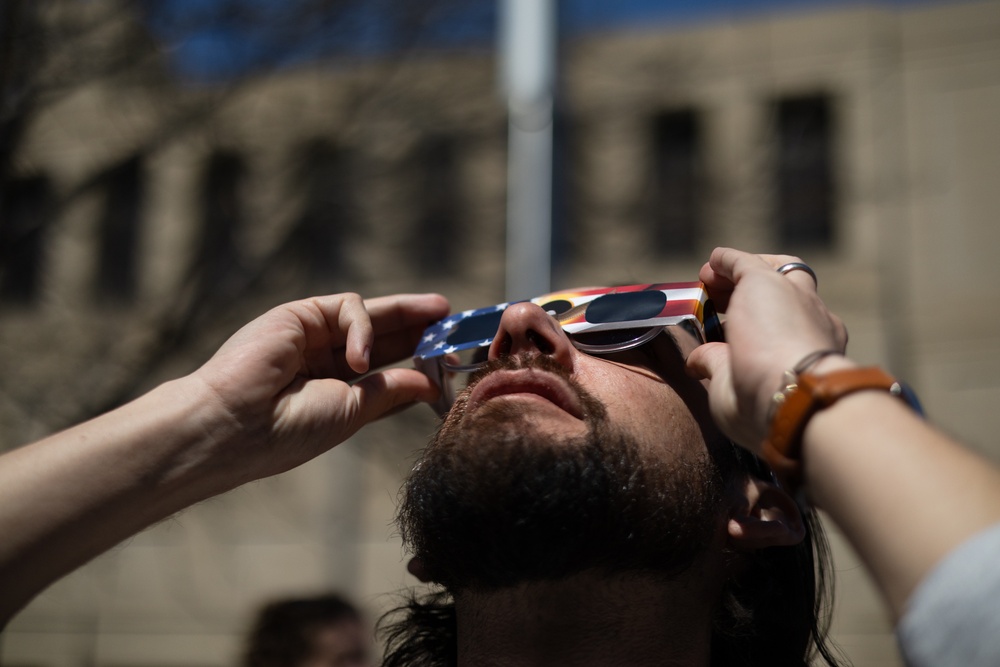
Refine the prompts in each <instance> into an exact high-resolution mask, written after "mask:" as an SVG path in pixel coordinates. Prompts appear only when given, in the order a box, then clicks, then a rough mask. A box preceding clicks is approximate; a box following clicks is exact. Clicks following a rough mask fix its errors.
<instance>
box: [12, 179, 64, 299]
mask: <svg viewBox="0 0 1000 667" xmlns="http://www.w3.org/2000/svg"><path fill="white" fill-rule="evenodd" d="M52 205H53V197H52V188H51V185H50V184H49V181H48V179H47V178H45V177H43V176H31V177H26V178H16V179H13V180H12V181H10V182H9V183H8V184H7V186H6V187H5V188H4V189H3V192H2V193H0V298H2V300H3V301H5V302H7V303H20V304H29V303H31V302H33V301H35V300H36V298H37V297H38V292H39V287H40V284H41V280H42V272H43V270H44V266H43V262H44V259H45V257H44V252H45V237H46V233H47V231H48V226H49V222H50V220H51V217H52Z"/></svg>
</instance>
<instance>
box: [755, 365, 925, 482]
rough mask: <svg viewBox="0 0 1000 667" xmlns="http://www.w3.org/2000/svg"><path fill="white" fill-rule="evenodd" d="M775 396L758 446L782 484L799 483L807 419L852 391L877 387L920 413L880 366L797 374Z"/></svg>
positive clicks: (910, 396) (903, 388) (912, 398)
mask: <svg viewBox="0 0 1000 667" xmlns="http://www.w3.org/2000/svg"><path fill="white" fill-rule="evenodd" d="M791 380H792V381H791V382H789V383H788V384H787V386H786V387H785V388H784V390H782V391H781V392H780V393H779V394H776V395H775V410H774V416H773V418H772V419H771V429H770V433H769V434H768V436H767V439H766V440H765V441H764V444H763V446H762V453H763V456H764V460H766V461H767V462H768V464H769V465H770V466H771V469H772V470H774V473H775V474H776V475H777V476H778V479H780V480H781V481H782V482H783V483H784V484H785V485H786V486H789V487H792V488H797V487H799V486H801V484H802V434H803V433H804V432H805V429H806V424H808V423H809V419H810V418H811V417H812V416H813V415H814V414H816V413H817V412H818V411H820V410H822V409H823V408H827V407H829V406H831V405H833V404H834V403H836V402H837V401H838V400H840V399H841V398H843V397H844V396H847V395H848V394H853V393H854V392H856V391H865V390H870V389H877V390H881V391H888V392H889V393H890V394H892V395H893V396H897V397H899V398H900V399H902V400H903V401H905V402H906V403H907V405H909V406H910V407H911V408H913V409H914V410H915V411H916V412H917V413H918V414H922V411H921V409H920V403H919V402H918V401H917V397H916V395H915V394H914V393H913V392H912V391H911V390H910V389H909V388H908V387H906V386H905V385H904V384H902V383H901V382H899V381H898V380H896V378H894V377H892V376H891V375H889V374H888V373H886V372H885V371H883V370H882V369H880V368H875V367H869V368H849V369H845V370H839V371H833V372H830V373H824V374H822V375H815V374H813V373H799V374H798V375H795V376H793V378H791Z"/></svg>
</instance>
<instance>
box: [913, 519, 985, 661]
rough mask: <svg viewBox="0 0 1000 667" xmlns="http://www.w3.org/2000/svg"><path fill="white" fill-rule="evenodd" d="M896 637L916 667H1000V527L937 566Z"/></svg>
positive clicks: (918, 592)
mask: <svg viewBox="0 0 1000 667" xmlns="http://www.w3.org/2000/svg"><path fill="white" fill-rule="evenodd" d="M896 637H897V640H898V641H899V645H900V650H901V651H902V653H903V658H904V660H905V661H906V664H907V665H909V666H910V667H947V666H949V665H961V666H962V667H980V666H982V667H996V666H997V665H1000V524H997V525H995V526H993V527H992V528H988V529H986V530H985V531H983V532H981V533H979V534H977V535H975V536H973V537H972V538H970V539H969V540H968V541H966V542H965V543H964V544H962V545H960V546H959V547H958V548H956V549H955V550H954V551H952V552H951V553H950V554H948V555H947V556H946V557H945V558H944V560H942V561H941V562H940V563H938V565H937V566H935V568H934V569H933V570H932V571H931V573H930V574H929V575H928V576H927V577H926V578H925V579H924V581H922V582H921V583H920V585H919V586H917V589H916V591H914V593H913V595H912V596H911V597H910V601H909V604H908V606H907V609H906V613H905V614H903V618H902V619H901V620H900V621H899V625H898V626H897V627H896Z"/></svg>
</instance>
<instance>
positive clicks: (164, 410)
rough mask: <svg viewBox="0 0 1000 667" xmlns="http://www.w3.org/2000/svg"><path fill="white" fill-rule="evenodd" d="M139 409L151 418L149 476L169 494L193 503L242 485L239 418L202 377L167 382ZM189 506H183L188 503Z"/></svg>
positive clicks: (141, 402)
mask: <svg viewBox="0 0 1000 667" xmlns="http://www.w3.org/2000/svg"><path fill="white" fill-rule="evenodd" d="M132 406H133V409H134V410H136V411H137V412H141V413H142V414H144V415H146V416H147V423H146V424H145V426H144V428H145V429H146V430H147V432H148V433H149V435H148V438H149V442H151V443H152V442H156V443H157V444H156V445H154V446H152V447H150V448H149V449H151V450H152V451H151V452H150V454H151V457H152V458H151V460H150V466H151V469H150V471H149V474H150V476H151V477H153V478H154V479H155V481H156V482H157V483H158V484H160V485H161V486H162V487H163V489H164V490H165V491H166V493H167V494H168V495H173V493H175V492H176V493H177V494H179V495H180V496H183V499H181V500H179V502H182V503H185V504H190V503H192V502H197V501H200V500H203V499H204V498H207V497H210V496H212V495H215V494H218V493H222V492H224V491H228V490H229V489H231V488H234V487H236V486H238V485H239V484H242V483H243V482H245V481H249V477H248V478H247V479H242V477H241V476H240V472H241V470H242V467H243V465H244V462H241V461H240V459H239V456H238V452H239V449H240V447H239V444H240V440H241V438H240V434H241V431H242V429H241V428H240V425H239V422H238V420H237V419H236V418H235V417H234V415H233V414H232V413H231V411H230V410H228V409H227V408H226V406H225V405H223V403H222V402H221V401H220V400H219V399H218V397H217V395H216V394H215V392H214V391H212V389H211V387H209V386H208V385H207V384H205V383H204V382H202V381H201V380H200V379H199V378H198V377H197V376H187V377H183V378H179V379H176V380H171V381H169V382H166V383H164V384H162V385H160V386H158V387H157V388H155V389H153V390H152V391H151V392H149V393H148V394H146V395H144V396H142V397H140V398H139V399H137V400H136V401H135V403H134V404H132ZM182 506H183V505H182Z"/></svg>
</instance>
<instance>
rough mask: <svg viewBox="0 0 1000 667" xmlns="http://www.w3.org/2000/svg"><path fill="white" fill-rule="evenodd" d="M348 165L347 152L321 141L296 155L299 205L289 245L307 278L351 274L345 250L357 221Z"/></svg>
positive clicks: (311, 144) (323, 279) (325, 278)
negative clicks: (301, 201) (301, 192)
mask: <svg viewBox="0 0 1000 667" xmlns="http://www.w3.org/2000/svg"><path fill="white" fill-rule="evenodd" d="M351 161H352V160H351V155H350V154H349V153H348V151H346V150H344V149H341V148H338V147H337V146H334V145H333V144H332V143H330V142H329V141H327V140H325V139H316V140H314V141H311V142H310V143H308V144H307V145H306V146H305V147H304V148H303V149H302V151H301V152H300V154H299V160H298V165H297V169H296V178H297V182H298V183H300V184H301V185H300V187H301V188H302V189H303V196H304V204H303V208H302V214H301V216H300V217H299V219H298V220H297V221H296V222H295V226H294V229H293V230H292V234H291V236H290V237H289V241H288V243H289V251H290V253H291V255H292V256H293V257H294V261H296V262H298V263H300V264H301V265H302V266H303V267H304V268H305V270H306V273H307V275H308V279H309V280H312V281H322V282H325V281H329V280H330V279H332V278H335V277H345V276H350V275H351V274H352V273H353V271H352V267H351V266H350V257H349V253H348V252H347V247H348V245H349V243H350V241H351V239H352V236H353V234H354V232H355V226H354V221H355V218H356V210H355V200H354V188H353V187H351V169H350V165H351Z"/></svg>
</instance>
